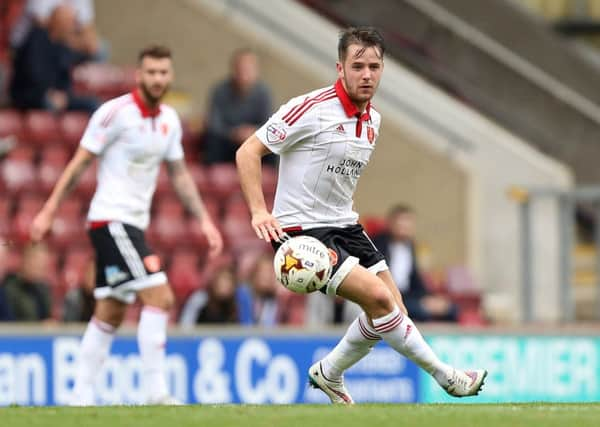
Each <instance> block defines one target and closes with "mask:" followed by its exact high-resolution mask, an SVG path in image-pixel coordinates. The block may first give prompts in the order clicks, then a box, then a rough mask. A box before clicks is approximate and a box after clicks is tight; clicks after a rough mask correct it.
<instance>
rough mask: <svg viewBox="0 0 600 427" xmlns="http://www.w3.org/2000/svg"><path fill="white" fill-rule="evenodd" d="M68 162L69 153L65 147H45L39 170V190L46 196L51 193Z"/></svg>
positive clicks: (55, 145)
mask: <svg viewBox="0 0 600 427" xmlns="http://www.w3.org/2000/svg"><path fill="white" fill-rule="evenodd" d="M68 161H69V153H68V151H67V149H66V148H65V147H64V146H62V145H58V144H53V145H50V146H48V147H45V148H44V149H43V151H42V156H41V160H40V164H39V166H38V169H37V180H38V185H39V189H40V190H42V191H43V192H44V193H46V194H48V193H50V192H51V191H52V189H53V188H54V185H55V184H56V182H57V181H58V178H59V177H60V175H61V174H62V172H63V171H64V169H65V166H66V164H67V162H68Z"/></svg>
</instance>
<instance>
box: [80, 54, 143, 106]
mask: <svg viewBox="0 0 600 427" xmlns="http://www.w3.org/2000/svg"><path fill="white" fill-rule="evenodd" d="M73 83H74V87H75V91H76V92H78V93H85V94H93V95H96V96H98V97H100V98H102V99H108V98H114V97H116V96H120V95H123V94H125V93H127V92H129V91H130V90H132V89H133V88H134V87H135V69H134V68H133V67H122V66H118V65H113V64H107V63H97V62H94V63H86V64H84V65H80V66H78V67H76V68H75V70H73Z"/></svg>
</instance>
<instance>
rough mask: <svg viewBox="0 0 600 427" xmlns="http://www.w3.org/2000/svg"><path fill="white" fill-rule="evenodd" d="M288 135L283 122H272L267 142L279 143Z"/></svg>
mask: <svg viewBox="0 0 600 427" xmlns="http://www.w3.org/2000/svg"><path fill="white" fill-rule="evenodd" d="M286 136H287V132H286V131H285V128H284V127H283V123H271V124H270V125H269V126H268V127H267V142H269V143H270V144H277V143H278V142H282V141H283V140H284V139H285V137H286Z"/></svg>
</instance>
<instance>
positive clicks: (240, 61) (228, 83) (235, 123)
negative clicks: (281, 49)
mask: <svg viewBox="0 0 600 427" xmlns="http://www.w3.org/2000/svg"><path fill="white" fill-rule="evenodd" d="M259 75H260V70H259V64H258V58H257V56H256V54H255V53H254V52H253V51H252V50H250V49H247V48H245V49H240V50H238V51H236V52H235V53H234V54H233V56H232V58H231V76H230V77H228V78H227V79H226V80H224V81H222V82H221V83H219V84H218V85H217V86H216V87H215V88H214V90H213V93H212V97H211V99H210V105H209V111H208V123H207V129H206V135H205V139H204V149H203V150H204V153H203V159H204V162H205V163H206V164H214V163H234V162H235V152H236V150H237V149H238V148H239V146H240V145H241V144H242V143H243V142H244V141H245V140H246V138H248V137H249V136H250V135H252V134H253V133H254V132H255V131H256V129H258V127H259V126H261V125H262V124H263V123H265V122H266V121H267V119H268V118H269V116H270V115H271V94H270V91H269V89H268V87H267V86H266V84H265V83H264V82H262V81H260V79H259ZM264 161H265V162H267V163H270V164H274V161H275V157H274V156H268V157H266V158H265V160H264Z"/></svg>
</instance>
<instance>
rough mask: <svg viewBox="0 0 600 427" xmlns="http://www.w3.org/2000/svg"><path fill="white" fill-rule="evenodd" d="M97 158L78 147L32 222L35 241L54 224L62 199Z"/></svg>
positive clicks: (31, 231)
mask: <svg viewBox="0 0 600 427" xmlns="http://www.w3.org/2000/svg"><path fill="white" fill-rule="evenodd" d="M95 158H96V155H95V154H94V153H92V152H91V151H88V150H86V149H85V148H83V147H79V148H78V149H77V152H75V155H74V156H73V158H72V159H71V161H70V162H69V164H68V165H67V167H66V168H65V170H64V171H63V173H62V175H61V176H60V178H59V179H58V181H57V183H56V185H55V186H54V189H53V190H52V194H50V197H48V200H46V203H44V206H43V207H42V210H41V211H40V212H39V213H38V214H37V215H36V217H35V218H34V220H33V222H32V224H31V230H30V235H31V239H32V240H33V241H34V242H38V241H40V240H42V239H43V238H44V235H45V234H46V233H47V232H48V230H49V229H50V227H51V226H52V221H53V220H54V215H55V214H56V211H57V210H58V207H59V206H60V203H61V201H62V200H63V199H64V198H65V197H66V196H67V194H69V192H70V191H71V190H72V189H73V188H74V187H75V185H76V184H77V182H78V181H79V178H80V177H81V174H82V173H83V172H84V171H85V170H86V169H87V167H88V166H89V165H90V164H91V163H92V161H93V160H94V159H95Z"/></svg>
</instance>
